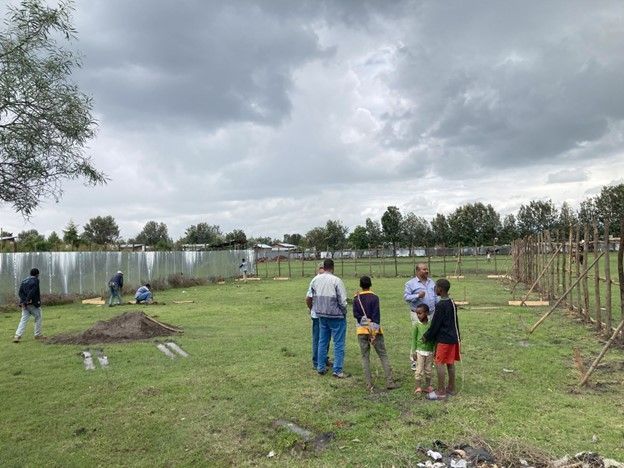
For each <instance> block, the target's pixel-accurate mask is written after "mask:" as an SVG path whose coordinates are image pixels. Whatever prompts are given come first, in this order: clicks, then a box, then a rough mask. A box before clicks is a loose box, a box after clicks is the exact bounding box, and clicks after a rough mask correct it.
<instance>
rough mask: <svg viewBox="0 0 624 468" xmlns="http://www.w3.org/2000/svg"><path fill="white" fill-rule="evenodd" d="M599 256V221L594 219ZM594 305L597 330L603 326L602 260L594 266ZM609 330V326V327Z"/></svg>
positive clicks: (595, 241) (596, 254) (595, 248)
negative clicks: (601, 306) (601, 295)
mask: <svg viewBox="0 0 624 468" xmlns="http://www.w3.org/2000/svg"><path fill="white" fill-rule="evenodd" d="M597 256H598V221H596V220H594V258H596V257H597ZM594 274H595V277H594V294H595V298H596V299H595V300H594V302H595V303H594V306H595V307H596V330H598V331H600V329H601V328H602V311H601V310H600V262H597V263H596V265H595V266H594ZM607 330H608V328H607Z"/></svg>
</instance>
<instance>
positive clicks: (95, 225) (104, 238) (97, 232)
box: [82, 215, 119, 245]
mask: <svg viewBox="0 0 624 468" xmlns="http://www.w3.org/2000/svg"><path fill="white" fill-rule="evenodd" d="M82 239H83V240H84V241H85V243H87V244H97V245H106V244H112V243H114V242H117V241H118V240H119V226H117V223H116V222H115V220H114V219H113V217H112V216H110V215H109V216H96V217H95V218H91V219H90V220H89V222H88V223H87V224H85V225H84V228H83V232H82Z"/></svg>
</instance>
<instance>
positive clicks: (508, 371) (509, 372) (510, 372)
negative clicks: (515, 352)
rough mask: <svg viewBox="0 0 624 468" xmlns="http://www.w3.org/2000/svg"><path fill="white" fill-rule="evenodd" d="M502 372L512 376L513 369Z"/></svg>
mask: <svg viewBox="0 0 624 468" xmlns="http://www.w3.org/2000/svg"><path fill="white" fill-rule="evenodd" d="M503 372H506V373H508V374H513V372H514V370H513V369H503Z"/></svg>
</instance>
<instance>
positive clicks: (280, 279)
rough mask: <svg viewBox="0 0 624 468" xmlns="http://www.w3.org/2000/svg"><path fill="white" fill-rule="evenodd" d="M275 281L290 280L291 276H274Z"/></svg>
mask: <svg viewBox="0 0 624 468" xmlns="http://www.w3.org/2000/svg"><path fill="white" fill-rule="evenodd" d="M273 280H274V281H288V280H290V278H287V277H285V276H276V277H275V278H273Z"/></svg>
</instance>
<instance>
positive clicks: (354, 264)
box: [353, 249, 358, 278]
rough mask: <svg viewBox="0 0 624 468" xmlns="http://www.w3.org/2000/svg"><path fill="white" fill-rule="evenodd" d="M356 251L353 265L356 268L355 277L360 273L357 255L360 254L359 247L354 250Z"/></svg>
mask: <svg viewBox="0 0 624 468" xmlns="http://www.w3.org/2000/svg"><path fill="white" fill-rule="evenodd" d="M354 252H355V257H354V258H353V267H354V268H355V277H356V278H357V275H358V273H357V255H358V253H357V249H356V250H354Z"/></svg>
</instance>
